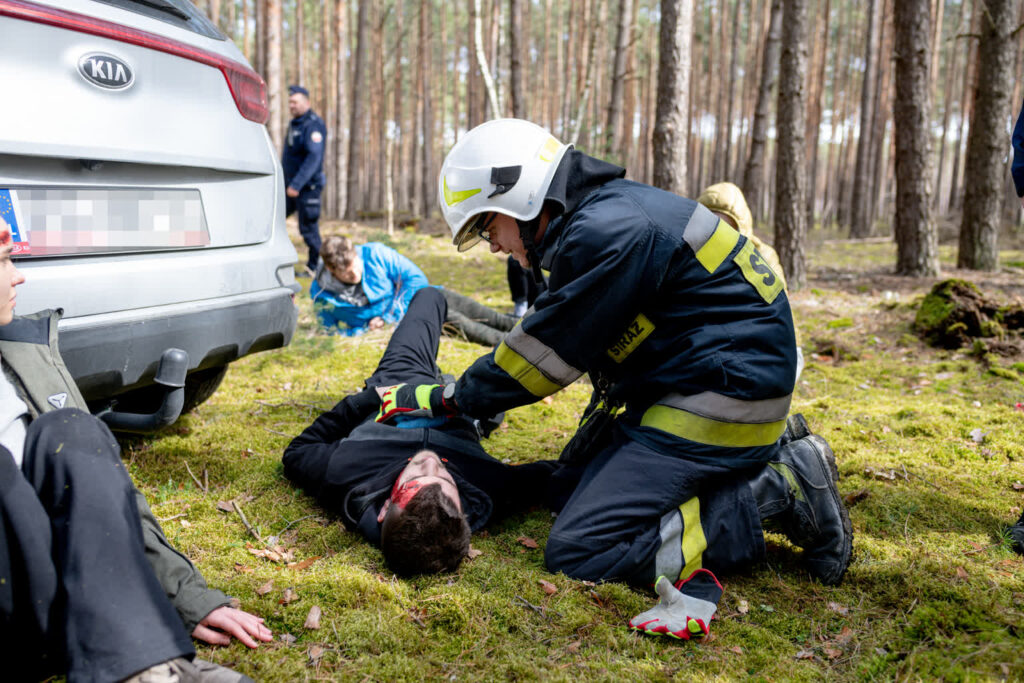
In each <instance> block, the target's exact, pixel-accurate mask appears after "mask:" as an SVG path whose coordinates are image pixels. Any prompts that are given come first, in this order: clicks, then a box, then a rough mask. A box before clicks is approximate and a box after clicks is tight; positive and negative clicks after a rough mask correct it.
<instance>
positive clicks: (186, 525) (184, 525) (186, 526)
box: [181, 519, 192, 529]
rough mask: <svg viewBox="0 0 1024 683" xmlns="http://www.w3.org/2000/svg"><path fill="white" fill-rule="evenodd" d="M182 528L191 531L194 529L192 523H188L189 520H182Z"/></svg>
mask: <svg viewBox="0 0 1024 683" xmlns="http://www.w3.org/2000/svg"><path fill="white" fill-rule="evenodd" d="M181 528H183V529H191V528H192V522H190V521H188V520H187V519H183V520H181Z"/></svg>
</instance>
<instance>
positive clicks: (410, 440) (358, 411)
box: [283, 287, 556, 576]
mask: <svg viewBox="0 0 1024 683" xmlns="http://www.w3.org/2000/svg"><path fill="white" fill-rule="evenodd" d="M446 309H447V305H446V302H445V298H444V296H443V294H442V292H441V291H439V290H437V289H434V288H432V287H426V288H424V289H421V290H420V291H418V292H417V293H416V295H415V296H414V297H413V299H412V302H411V303H410V305H409V310H408V311H407V313H406V315H405V317H404V318H403V319H402V322H401V323H399V325H398V327H397V328H396V329H395V332H394V334H393V335H392V336H391V340H390V341H389V343H388V347H387V349H386V350H385V352H384V355H383V356H382V357H381V359H380V363H379V364H378V366H377V369H376V371H375V372H374V373H373V376H372V377H370V378H369V379H367V380H366V388H365V389H364V390H363V391H360V392H359V393H356V394H352V395H350V396H347V397H345V398H344V399H342V400H341V401H340V402H338V404H337V405H335V406H334V407H333V408H332V409H331V410H328V411H327V412H325V413H323V414H322V415H320V417H318V418H317V419H316V420H315V421H314V422H313V424H311V425H310V426H309V427H307V428H306V429H305V431H303V432H302V433H301V434H300V435H299V436H297V437H295V439H293V440H292V442H291V443H290V444H289V445H288V447H287V448H286V449H285V451H284V456H283V461H284V472H285V476H287V477H288V478H289V479H290V480H291V481H292V482H294V483H295V484H296V485H297V486H301V487H302V488H303V489H304V490H305V491H306V492H307V493H309V494H310V495H312V496H313V497H315V498H316V500H317V502H319V503H320V504H321V505H323V506H324V507H325V508H328V509H330V510H332V511H334V512H336V513H338V514H339V515H340V516H341V518H342V520H343V522H344V524H345V526H346V527H347V528H348V529H349V530H352V531H356V530H358V531H359V532H360V533H361V534H363V536H365V537H366V538H367V540H369V541H370V542H371V543H374V544H375V545H378V546H380V547H381V550H382V551H383V553H384V557H385V559H386V560H387V563H388V566H390V567H391V569H392V570H393V571H394V572H395V573H397V574H399V575H403V576H406V575H411V574H420V573H434V572H441V571H452V570H454V569H455V568H456V567H458V565H459V563H460V562H461V561H462V558H463V557H465V556H466V554H467V553H468V552H469V538H470V534H471V533H473V532H476V531H478V530H480V529H481V528H483V526H484V525H485V524H487V522H488V521H490V520H491V519H493V518H494V517H495V516H497V515H501V514H506V513H508V512H511V511H514V510H517V509H525V508H527V507H530V506H531V505H534V504H537V503H542V502H544V501H545V498H546V495H547V490H548V484H549V478H550V476H551V473H552V472H553V471H554V469H555V466H556V465H555V463H554V462H553V461H541V462H534V463H528V464H524V465H507V464H505V463H502V462H499V461H498V460H496V459H494V458H493V457H491V456H490V455H488V454H487V452H486V451H484V449H483V448H482V447H481V446H480V438H481V431H485V430H484V429H483V428H482V427H481V426H480V423H479V422H478V421H475V420H473V419H471V418H468V417H466V416H463V415H458V414H452V415H449V416H439V417H436V418H432V417H427V418H421V417H419V416H417V415H415V414H412V413H410V414H407V415H405V416H403V417H401V418H398V419H396V420H394V421H393V422H392V423H391V424H380V423H378V422H376V421H375V419H374V418H375V417H376V416H377V415H378V414H379V413H380V410H381V406H382V401H381V397H380V394H379V392H378V388H380V387H386V386H389V385H395V384H397V383H401V382H404V383H407V386H408V385H414V384H425V383H436V382H438V381H440V379H441V372H440V370H439V369H438V367H437V364H436V360H435V359H436V357H437V349H438V343H439V340H440V336H441V326H442V324H443V323H444V320H445V314H446ZM384 400H385V402H386V401H387V400H388V397H387V396H385V398H384ZM497 422H498V423H500V420H498V421H497ZM490 424H492V425H493V424H495V422H494V421H493V420H492V421H491V422H490Z"/></svg>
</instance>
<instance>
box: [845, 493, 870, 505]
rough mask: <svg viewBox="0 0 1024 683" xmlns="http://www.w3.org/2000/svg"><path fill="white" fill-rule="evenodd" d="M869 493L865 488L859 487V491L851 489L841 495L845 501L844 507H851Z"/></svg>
mask: <svg viewBox="0 0 1024 683" xmlns="http://www.w3.org/2000/svg"><path fill="white" fill-rule="evenodd" d="M869 495H871V493H870V492H869V491H868V490H867V489H860V490H859V491H852V492H850V493H847V494H846V495H845V496H843V500H844V501H846V507H853V506H854V505H856V504H857V503H859V502H861V501H862V500H864V499H865V498H867V497H868V496H869Z"/></svg>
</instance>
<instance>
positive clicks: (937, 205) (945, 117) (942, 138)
mask: <svg viewBox="0 0 1024 683" xmlns="http://www.w3.org/2000/svg"><path fill="white" fill-rule="evenodd" d="M968 2H969V0H964V2H963V3H961V5H960V19H959V21H958V22H957V28H956V30H955V31H954V36H955V35H956V34H958V33H960V27H961V26H963V23H964V17H965V16H967V15H966V14H965V13H964V12H965V10H966V7H967V5H968ZM939 35H940V36H941V35H942V33H941V31H940V32H939ZM949 44H950V50H949V54H948V55H946V70H945V77H944V78H943V81H942V82H943V84H944V85H943V88H942V90H943V93H944V94H943V102H942V132H941V133H940V134H939V160H938V163H936V165H935V166H936V168H935V189H934V195H935V199H934V204H933V207H934V209H935V211H936V212H938V214H939V215H942V214H943V213H945V211H946V206H945V205H944V204H943V203H942V198H943V197H948V196H949V193H947V192H943V186H942V176H943V173H944V171H945V165H946V146H947V145H946V137H947V134H948V132H949V116H950V111H951V110H952V108H953V81H954V79H955V77H956V74H958V73H960V72H959V70H958V69H957V65H958V64H959V60H960V53H961V52H962V51H963V50H961V49H960V45H961V41H958V40H955V39H953V40H950V41H949Z"/></svg>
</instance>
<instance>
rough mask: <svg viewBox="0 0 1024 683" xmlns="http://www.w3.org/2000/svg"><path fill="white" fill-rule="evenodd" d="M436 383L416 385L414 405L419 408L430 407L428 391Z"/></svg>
mask: <svg viewBox="0 0 1024 683" xmlns="http://www.w3.org/2000/svg"><path fill="white" fill-rule="evenodd" d="M436 386H437V385H436V384H420V385H419V386H417V387H416V405H418V406H419V407H420V408H427V409H428V410H429V409H430V392H431V391H432V390H433V389H434V387H436Z"/></svg>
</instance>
